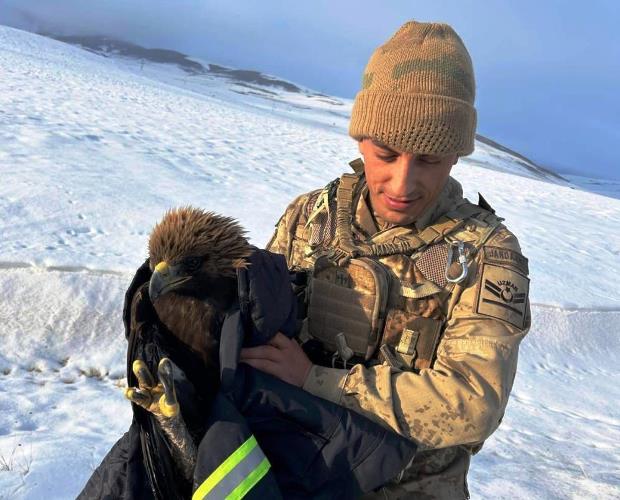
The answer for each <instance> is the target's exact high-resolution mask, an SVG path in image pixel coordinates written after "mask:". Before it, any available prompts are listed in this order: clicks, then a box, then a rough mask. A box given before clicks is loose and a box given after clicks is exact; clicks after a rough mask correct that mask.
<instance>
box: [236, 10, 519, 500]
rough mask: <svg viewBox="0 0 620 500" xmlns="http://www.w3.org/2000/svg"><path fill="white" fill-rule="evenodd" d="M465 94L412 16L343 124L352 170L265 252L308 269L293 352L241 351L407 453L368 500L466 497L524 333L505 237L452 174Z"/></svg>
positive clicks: (275, 346)
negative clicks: (389, 433)
mask: <svg viewBox="0 0 620 500" xmlns="http://www.w3.org/2000/svg"><path fill="white" fill-rule="evenodd" d="M474 94H475V82H474V76H473V69H472V64H471V60H470V57H469V54H468V52H467V50H466V48H465V46H464V45H463V42H462V41H461V39H460V38H459V37H458V35H457V34H456V33H455V32H454V31H453V30H452V28H451V27H449V26H447V25H445V24H435V23H418V22H408V23H406V24H405V25H403V26H402V27H401V28H400V29H399V30H398V31H397V32H396V33H395V34H394V36H393V37H392V38H390V40H388V41H387V42H386V43H385V44H384V45H382V46H381V47H379V48H378V49H377V50H376V51H375V52H374V54H373V55H372V57H371V59H370V61H369V63H368V66H367V68H366V71H365V73H364V77H363V84H362V90H361V92H359V93H358V94H357V96H356V98H355V103H354V106H353V112H352V117H351V124H350V129H349V133H350V135H351V136H352V137H353V138H354V139H356V140H357V141H358V142H359V150H360V152H361V154H362V156H363V158H364V160H363V162H362V161H361V160H356V161H354V162H352V164H351V165H352V167H353V168H354V170H356V174H345V175H343V177H341V178H340V179H339V180H337V181H335V182H332V183H330V184H329V185H328V186H327V187H326V188H325V189H323V190H317V191H312V192H310V193H308V194H305V195H302V196H300V197H299V198H297V199H296V200H294V201H293V203H291V205H289V207H288V208H287V209H286V212H285V213H284V215H283V216H282V218H281V219H280V221H279V222H278V224H277V229H276V232H275V235H274V237H273V238H272V240H271V241H270V242H269V244H268V249H269V250H271V251H274V252H278V253H281V254H283V255H285V256H286V258H287V259H288V264H289V267H291V268H297V269H302V270H307V271H308V274H309V276H310V278H309V286H308V299H307V300H308V319H307V321H306V322H305V324H304V328H303V329H302V334H301V337H302V340H303V341H304V350H302V348H301V347H300V346H299V345H298V344H297V343H296V342H294V341H291V340H289V339H288V338H284V336H281V335H278V336H277V337H276V338H275V339H274V340H273V341H272V344H271V345H270V346H261V347H256V348H251V349H245V350H243V351H242V359H243V360H244V361H245V362H247V363H248V364H250V365H252V366H254V367H256V368H258V369H261V370H264V371H266V372H268V373H271V374H273V375H276V376H277V377H279V378H281V379H283V380H285V381H287V382H289V383H292V384H294V385H298V386H302V387H303V388H304V389H306V390H307V391H309V392H311V393H313V394H315V395H317V396H320V397H323V398H325V399H328V400H331V401H334V402H336V403H338V404H341V405H343V406H345V407H348V408H351V409H353V410H355V411H357V412H360V413H362V414H363V415H366V416H367V417H369V418H371V419H373V420H375V421H377V422H379V423H381V424H383V425H385V426H388V427H390V428H393V429H394V430H396V431H397V432H398V433H400V434H402V435H404V436H406V437H407V438H409V439H411V440H413V441H415V442H416V443H417V444H418V445H419V447H420V449H421V450H422V451H420V452H419V453H418V455H417V456H416V458H415V459H414V460H413V462H412V463H411V464H410V466H409V467H408V468H407V469H406V470H404V471H403V472H402V474H401V475H400V476H399V477H398V478H397V479H396V480H395V481H393V482H391V483H390V484H387V485H385V486H384V487H383V488H382V490H381V491H378V492H376V495H377V498H442V499H443V498H468V497H469V493H468V490H467V481H466V476H467V471H468V468H469V463H470V457H471V455H472V454H473V453H476V452H477V451H479V450H480V448H481V447H482V444H483V442H484V440H485V439H487V438H488V437H489V436H490V435H491V434H492V433H493V431H495V429H496V428H497V427H498V425H499V424H500V422H501V419H502V416H503V414H504V410H505V408H506V404H507V400H508V396H509V393H510V391H511V388H512V383H513V380H514V376H515V372H516V366H517V352H518V347H519V343H520V341H521V340H522V339H523V337H524V336H525V335H526V333H527V331H528V329H529V325H530V313H529V302H528V289H529V280H528V278H527V273H528V269H527V259H525V257H523V256H522V255H521V253H520V247H519V244H518V242H517V239H516V238H515V236H514V235H512V233H510V232H509V231H508V230H507V229H506V227H505V226H504V225H502V224H501V220H502V219H500V218H499V217H497V216H495V215H494V211H493V209H492V208H491V207H490V206H489V205H488V204H487V203H486V201H485V200H484V199H483V198H482V197H481V199H480V201H479V204H478V205H474V204H472V203H470V202H469V201H467V200H465V199H463V196H462V189H461V186H460V184H459V183H458V182H457V181H456V180H454V179H453V178H452V177H450V171H451V168H452V166H453V165H454V164H455V163H456V162H457V161H458V158H459V157H460V156H464V155H468V154H470V153H471V152H472V151H473V150H474V137H475V128H476V112H475V109H474V107H473V103H474ZM304 351H306V352H307V353H308V354H309V356H308V355H307V354H306V352H304ZM321 365H323V366H321Z"/></svg>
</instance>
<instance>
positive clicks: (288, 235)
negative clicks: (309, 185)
mask: <svg viewBox="0 0 620 500" xmlns="http://www.w3.org/2000/svg"><path fill="white" fill-rule="evenodd" d="M313 193H316V191H311V192H309V193H305V194H302V195H300V196H298V197H297V198H295V199H294V200H293V201H292V202H291V203H290V204H289V206H288V207H287V208H286V210H285V211H284V213H283V214H282V216H281V217H280V220H278V222H277V223H276V229H275V231H274V233H273V235H272V237H271V239H270V240H269V242H268V243H267V245H266V247H265V248H266V249H267V250H269V251H270V252H274V253H279V254H282V255H284V256H285V257H286V261H287V264H288V267H289V268H293V267H295V266H299V265H300V263H301V260H303V259H300V256H299V255H296V252H294V251H293V241H294V240H295V237H296V235H297V232H298V226H299V225H300V224H303V223H304V221H305V212H306V204H307V202H308V199H309V198H310V197H311V196H312V194H313ZM297 253H299V252H297Z"/></svg>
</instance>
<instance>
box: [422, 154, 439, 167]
mask: <svg viewBox="0 0 620 500" xmlns="http://www.w3.org/2000/svg"><path fill="white" fill-rule="evenodd" d="M420 161H421V162H422V163H428V164H429V165H434V164H435V163H439V162H440V160H438V159H437V158H428V157H426V156H423V157H422V158H420Z"/></svg>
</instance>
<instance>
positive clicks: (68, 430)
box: [0, 26, 620, 499]
mask: <svg viewBox="0 0 620 500" xmlns="http://www.w3.org/2000/svg"><path fill="white" fill-rule="evenodd" d="M106 55H107V57H104V56H103V55H101V54H96V53H92V52H89V51H86V50H83V49H80V48H77V47H73V46H70V45H67V44H65V43H61V42H59V41H54V40H50V39H48V38H44V37H41V36H36V35H32V34H28V33H25V32H21V31H18V30H14V29H10V28H6V27H2V26H0V89H1V90H2V91H1V92H0V174H1V176H0V179H1V182H0V297H2V298H1V299H0V301H1V307H0V498H7V499H8V498H11V499H13V498H41V497H45V498H72V497H74V496H75V495H76V493H77V492H78V491H79V490H80V488H81V486H82V485H83V483H84V481H85V480H86V479H87V477H88V476H89V475H90V473H91V472H92V470H93V468H94V467H95V466H96V465H97V464H98V463H99V461H100V460H101V458H102V457H103V455H104V454H105V453H106V451H107V450H108V449H109V447H110V446H111V445H112V443H113V442H114V441H115V440H116V439H117V438H118V437H119V436H120V435H121V434H122V433H123V432H124V431H125V430H126V428H127V427H128V423H129V418H130V410H129V405H128V403H126V402H125V401H124V400H123V398H122V393H121V390H120V389H119V387H120V386H122V385H123V384H124V380H123V372H124V365H125V361H124V348H125V344H124V342H125V341H124V338H123V334H122V327H121V320H120V312H121V306H122V297H123V293H124V289H125V288H126V286H127V284H128V282H129V280H130V279H131V275H132V270H133V269H135V268H136V267H137V266H138V265H139V264H140V263H141V262H142V260H143V259H144V257H145V256H146V241H147V235H148V233H149V231H150V229H151V227H152V226H153V224H154V223H155V222H156V221H157V220H159V218H160V217H161V216H162V214H163V212H164V211H165V210H166V209H167V208H169V207H172V206H177V205H182V204H183V205H184V204H194V205H197V206H201V207H204V208H207V209H211V210H215V211H218V212H220V213H224V214H227V215H232V216H234V217H237V218H238V219H239V220H240V221H241V222H242V224H243V225H244V226H245V227H246V228H247V229H248V230H249V233H250V236H251V238H252V240H253V242H254V243H256V244H258V245H263V244H264V243H265V242H266V240H267V239H268V237H269V236H270V234H271V232H272V229H273V224H274V223H275V222H276V220H277V219H278V217H279V215H280V213H281V212H282V210H283V209H284V208H285V206H286V204H287V203H288V202H289V201H290V200H291V199H292V198H293V197H294V196H295V195H297V194H299V193H301V192H303V191H307V190H309V189H312V188H315V187H319V186H322V185H324V184H325V183H326V182H328V181H329V180H331V179H333V178H334V177H336V176H338V175H339V174H340V173H341V172H342V171H343V170H345V169H346V165H347V162H348V161H349V160H351V159H353V158H355V157H356V155H357V152H356V146H355V143H354V142H353V141H352V140H351V139H350V138H348V136H347V134H346V126H347V117H348V113H349V112H350V106H351V102H350V101H344V100H342V99H333V98H330V97H327V96H320V95H318V94H315V93H313V92H311V91H307V89H302V88H301V87H299V86H297V87H298V88H300V89H301V90H300V91H292V90H290V89H288V90H287V89H286V88H284V87H269V86H267V85H263V84H262V83H258V84H256V83H252V84H249V83H248V82H240V81H238V80H237V79H235V78H230V77H228V76H227V77H226V78H222V77H221V75H213V74H209V73H208V72H207V73H197V74H189V73H188V72H187V71H185V70H184V69H183V68H180V67H179V66H177V65H174V64H169V63H157V62H151V61H149V60H139V59H136V58H132V57H127V56H123V55H122V54H121V55H119V54H116V55H114V54H106ZM243 83H245V86H244V85H242V84H243ZM248 85H250V87H248ZM526 161H527V160H526V159H523V158H520V157H517V156H515V155H513V154H511V153H510V152H509V151H506V150H503V149H502V148H501V147H497V146H494V145H493V143H492V142H490V141H488V140H485V141H484V142H481V141H479V142H478V143H477V149H476V152H475V153H474V154H473V155H472V156H470V157H468V158H466V159H463V160H461V162H460V163H459V165H458V166H457V167H456V169H455V171H454V175H455V177H456V178H457V179H458V180H459V181H461V182H462V184H463V186H464V189H465V191H466V193H467V194H468V196H469V197H470V199H474V200H477V192H478V191H480V192H482V193H483V194H484V196H485V198H486V199H487V200H488V201H489V202H490V203H491V204H492V205H493V206H494V207H495V208H496V210H497V212H498V213H499V214H500V215H502V216H503V217H505V218H506V219H507V224H508V225H509V227H510V228H511V229H512V230H513V231H514V232H515V233H516V234H517V235H518V236H519V238H520V241H521V244H522V247H523V251H524V253H525V254H526V255H527V256H528V257H529V258H530V268H531V280H532V296H531V299H532V302H533V324H534V326H533V328H532V331H531V333H530V335H529V336H528V338H527V339H526V341H525V342H524V345H523V348H522V355H521V360H520V367H519V374H518V375H517V379H516V383H515V388H514V392H513V398H512V400H511V402H510V404H509V407H508V410H507V414H506V417H505V419H504V422H503V424H502V426H501V428H500V430H499V431H498V432H496V433H495V435H494V436H493V437H492V438H491V439H490V440H489V441H488V442H487V444H486V445H485V447H484V449H483V450H482V452H481V453H480V454H479V455H477V456H476V457H475V458H474V461H473V468H472V472H471V474H470V489H471V490H472V496H473V497H474V498H567V497H571V498H583V497H586V498H616V497H618V496H620V479H619V472H618V471H619V470H620V458H619V456H618V453H617V443H618V441H619V439H620V418H619V416H618V410H617V401H618V400H619V399H620V398H619V396H620V390H619V389H618V386H619V384H618V376H619V374H620V369H619V368H618V362H617V359H618V352H619V347H620V346H619V341H618V338H619V333H620V328H619V327H618V324H619V322H620V297H619V296H618V293H617V283H616V276H618V275H619V274H620V259H619V256H620V237H619V236H618V228H619V227H620V200H617V199H613V198H609V197H604V196H601V195H598V194H593V193H588V192H585V191H581V190H577V189H574V187H575V186H574V185H573V186H571V185H569V184H568V183H567V182H564V181H561V180H559V179H556V178H554V177H553V175H549V174H547V173H545V172H544V170H541V171H537V170H535V169H532V168H530V167H528V166H526V165H524V163H525V162H526Z"/></svg>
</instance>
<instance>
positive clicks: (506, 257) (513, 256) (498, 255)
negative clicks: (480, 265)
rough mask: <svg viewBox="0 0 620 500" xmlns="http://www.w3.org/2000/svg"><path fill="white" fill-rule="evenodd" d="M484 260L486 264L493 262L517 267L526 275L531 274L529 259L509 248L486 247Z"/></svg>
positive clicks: (484, 248)
mask: <svg viewBox="0 0 620 500" xmlns="http://www.w3.org/2000/svg"><path fill="white" fill-rule="evenodd" d="M483 250H484V260H485V262H493V263H496V264H504V265H509V266H513V267H516V268H517V269H518V270H519V271H521V272H522V273H524V274H529V273H530V271H529V266H528V263H527V258H526V257H524V256H523V255H521V254H520V253H519V252H515V251H514V250H510V249H509V248H501V247H492V246H485V247H483Z"/></svg>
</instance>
